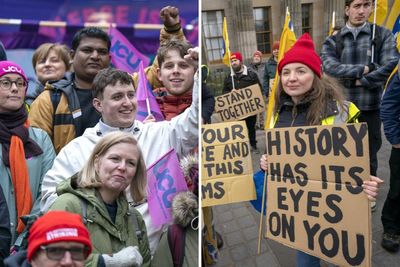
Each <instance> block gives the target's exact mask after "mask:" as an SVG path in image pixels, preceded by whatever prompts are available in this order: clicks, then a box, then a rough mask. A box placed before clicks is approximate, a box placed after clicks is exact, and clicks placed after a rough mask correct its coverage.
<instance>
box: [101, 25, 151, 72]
mask: <svg viewBox="0 0 400 267" xmlns="http://www.w3.org/2000/svg"><path fill="white" fill-rule="evenodd" d="M108 34H109V35H110V38H111V49H110V54H111V62H112V64H113V65H114V66H115V68H117V69H120V70H123V71H126V72H128V73H130V74H132V73H134V72H136V71H138V69H139V64H140V62H143V64H144V65H145V66H147V65H149V63H150V60H149V58H148V57H146V56H145V55H143V54H142V53H140V52H139V50H137V49H136V48H135V47H134V46H133V45H132V44H131V43H130V42H129V40H128V39H126V37H125V36H124V35H123V34H122V33H121V32H120V31H118V30H117V28H116V27H112V26H110V30H109V32H108Z"/></svg>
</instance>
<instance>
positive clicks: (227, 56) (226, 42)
mask: <svg viewBox="0 0 400 267" xmlns="http://www.w3.org/2000/svg"><path fill="white" fill-rule="evenodd" d="M222 38H223V39H224V51H223V54H222V55H223V59H222V62H223V63H224V64H225V65H227V66H228V67H230V66H231V51H230V50H229V37H228V26H227V25H226V17H224V22H223V25H222Z"/></svg>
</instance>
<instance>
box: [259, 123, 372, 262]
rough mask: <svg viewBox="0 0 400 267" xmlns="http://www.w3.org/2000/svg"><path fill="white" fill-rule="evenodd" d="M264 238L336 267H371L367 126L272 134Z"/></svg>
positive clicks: (268, 135)
mask: <svg viewBox="0 0 400 267" xmlns="http://www.w3.org/2000/svg"><path fill="white" fill-rule="evenodd" d="M266 139H267V140H266V148H267V154H268V171H269V175H268V182H267V190H268V191H267V217H266V236H267V238H270V239H273V240H276V241H278V242H280V243H282V244H285V245H287V246H289V247H292V248H295V249H298V250H301V251H304V252H306V253H308V254H311V255H314V256H317V257H319V258H321V259H324V260H326V261H328V262H332V263H334V264H337V265H339V266H371V220H370V216H371V213H370V206H369V205H370V204H369V201H368V199H367V196H366V195H365V193H364V192H363V189H362V187H361V185H362V183H363V181H365V180H368V179H369V156H368V131H367V125H366V124H343V125H340V126H312V127H292V128H280V129H270V130H268V131H267V133H266Z"/></svg>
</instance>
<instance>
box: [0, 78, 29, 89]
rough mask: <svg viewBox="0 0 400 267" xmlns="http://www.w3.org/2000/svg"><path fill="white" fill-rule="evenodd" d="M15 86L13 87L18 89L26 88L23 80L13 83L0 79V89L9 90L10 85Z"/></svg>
mask: <svg viewBox="0 0 400 267" xmlns="http://www.w3.org/2000/svg"><path fill="white" fill-rule="evenodd" d="M13 84H15V86H16V87H17V88H18V89H25V88H26V85H27V83H26V81H25V80H23V79H17V80H15V81H12V80H10V79H0V88H1V89H4V90H10V88H11V87H12V85H13Z"/></svg>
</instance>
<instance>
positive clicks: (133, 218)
mask: <svg viewBox="0 0 400 267" xmlns="http://www.w3.org/2000/svg"><path fill="white" fill-rule="evenodd" d="M130 218H131V221H132V223H133V226H134V227H135V233H136V237H137V239H138V242H139V243H141V242H142V240H143V231H142V229H141V228H140V227H139V221H138V218H137V214H136V212H134V211H133V212H131V216H130Z"/></svg>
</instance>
